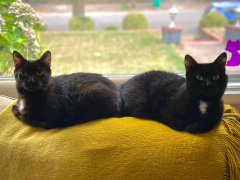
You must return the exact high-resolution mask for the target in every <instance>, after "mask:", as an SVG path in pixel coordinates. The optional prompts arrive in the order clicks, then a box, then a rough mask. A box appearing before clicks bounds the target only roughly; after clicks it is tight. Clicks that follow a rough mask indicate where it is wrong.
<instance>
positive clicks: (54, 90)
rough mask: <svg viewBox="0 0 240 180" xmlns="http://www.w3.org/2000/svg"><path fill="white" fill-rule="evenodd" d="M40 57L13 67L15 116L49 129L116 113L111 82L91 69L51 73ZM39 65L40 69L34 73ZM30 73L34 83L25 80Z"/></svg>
mask: <svg viewBox="0 0 240 180" xmlns="http://www.w3.org/2000/svg"><path fill="white" fill-rule="evenodd" d="M20 58H21V57H20ZM41 61H42V60H41V59H40V60H37V61H25V62H24V63H25V65H22V67H20V66H19V67H18V68H16V69H15V78H16V86H17V91H18V94H19V99H18V103H17V105H16V106H13V113H14V114H15V116H16V117H17V118H18V119H20V120H21V121H23V122H25V123H27V124H30V125H33V126H36V127H43V128H48V129H49V128H57V127H67V126H71V125H74V124H78V123H83V122H88V121H91V120H95V119H99V118H105V117H116V116H118V115H119V110H120V98H119V96H120V95H119V92H118V89H117V87H116V86H115V85H114V84H113V82H111V81H110V80H108V79H107V78H105V77H103V76H102V75H100V74H93V73H75V74H71V75H62V76H57V77H51V71H50V69H48V68H47V67H46V66H45V65H44V64H43V63H41ZM39 69H40V70H41V71H42V72H43V73H42V74H41V76H39V77H37V76H36V72H37V71H39ZM21 71H24V72H25V73H26V74H24V75H25V77H21ZM30 76H31V77H32V79H35V80H33V81H37V82H35V85H33V83H32V84H31V85H30V84H28V83H27V82H26V79H27V78H30ZM30 79H31V78H30ZM27 81H30V80H27ZM34 86H38V87H36V88H37V89H36V88H35V87H34ZM33 87H34V88H33Z"/></svg>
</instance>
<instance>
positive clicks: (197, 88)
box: [185, 53, 228, 100]
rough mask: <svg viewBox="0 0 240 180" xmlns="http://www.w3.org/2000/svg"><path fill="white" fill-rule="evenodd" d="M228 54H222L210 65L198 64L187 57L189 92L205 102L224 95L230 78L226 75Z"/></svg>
mask: <svg viewBox="0 0 240 180" xmlns="http://www.w3.org/2000/svg"><path fill="white" fill-rule="evenodd" d="M226 61H227V54H226V53H222V54H220V55H219V56H218V58H217V59H216V60H215V61H214V62H212V63H209V64H198V63H197V62H196V61H195V60H194V59H193V58H192V57H191V56H189V55H186V57H185V67H186V80H187V89H188V91H189V92H190V93H191V94H193V95H194V96H196V97H199V98H203V99H204V100H208V99H209V100H210V99H211V100H213V99H219V98H221V97H222V95H223V94H224V91H225V89H226V86H227V81H228V77H227V75H226V73H225V64H226Z"/></svg>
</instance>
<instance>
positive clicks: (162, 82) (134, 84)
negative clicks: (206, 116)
mask: <svg viewBox="0 0 240 180" xmlns="http://www.w3.org/2000/svg"><path fill="white" fill-rule="evenodd" d="M184 82H185V78H183V77H181V76H179V75H177V74H174V73H170V72H165V71H148V72H145V73H143V74H139V75H136V76H134V77H133V78H131V79H130V80H128V81H127V82H125V83H124V84H123V85H122V86H121V89H127V88H130V89H133V88H142V89H144V90H147V89H148V90H149V87H150V86H151V85H153V84H157V85H158V87H163V86H166V84H173V85H174V84H182V83H184ZM139 90H140V89H139Z"/></svg>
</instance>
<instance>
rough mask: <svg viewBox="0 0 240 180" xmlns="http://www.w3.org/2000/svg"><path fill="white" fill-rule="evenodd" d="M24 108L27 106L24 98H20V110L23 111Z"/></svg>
mask: <svg viewBox="0 0 240 180" xmlns="http://www.w3.org/2000/svg"><path fill="white" fill-rule="evenodd" d="M24 108H25V102H24V100H23V99H20V100H19V105H18V110H19V112H23V110H24Z"/></svg>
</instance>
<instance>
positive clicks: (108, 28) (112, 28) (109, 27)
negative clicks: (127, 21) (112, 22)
mask: <svg viewBox="0 0 240 180" xmlns="http://www.w3.org/2000/svg"><path fill="white" fill-rule="evenodd" d="M105 30H106V31H117V30H118V28H117V27H116V26H107V27H105Z"/></svg>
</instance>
